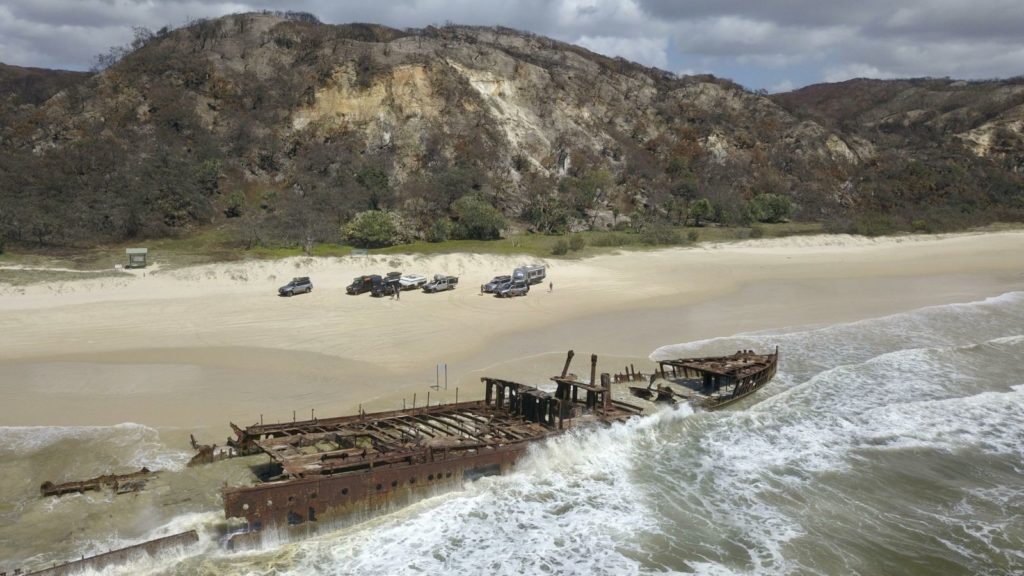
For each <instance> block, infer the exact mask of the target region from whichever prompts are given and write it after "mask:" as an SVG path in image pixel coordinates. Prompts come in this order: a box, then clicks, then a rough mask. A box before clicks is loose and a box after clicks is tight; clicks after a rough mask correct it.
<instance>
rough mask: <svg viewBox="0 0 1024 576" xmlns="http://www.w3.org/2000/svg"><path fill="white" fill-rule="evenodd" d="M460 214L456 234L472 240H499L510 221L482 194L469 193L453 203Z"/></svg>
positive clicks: (453, 206) (456, 211)
mask: <svg viewBox="0 0 1024 576" xmlns="http://www.w3.org/2000/svg"><path fill="white" fill-rule="evenodd" d="M452 208H453V209H454V210H455V213H456V214H457V215H458V225H457V226H456V227H455V236H456V237H458V238H467V239H471V240H497V239H498V238H501V231H502V230H504V229H505V228H506V227H507V226H508V223H507V222H506V221H505V217H504V216H502V215H501V212H500V211H498V209H497V208H495V207H494V206H493V205H492V204H491V203H490V202H488V201H487V200H485V199H484V198H483V197H482V196H479V195H476V194H468V195H466V196H463V197H462V198H459V199H458V200H456V201H455V202H454V203H453V204H452Z"/></svg>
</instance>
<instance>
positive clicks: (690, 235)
mask: <svg viewBox="0 0 1024 576" xmlns="http://www.w3.org/2000/svg"><path fill="white" fill-rule="evenodd" d="M686 239H687V240H689V241H690V242H691V243H696V242H697V240H699V239H700V232H697V231H696V230H690V231H689V232H687V233H686Z"/></svg>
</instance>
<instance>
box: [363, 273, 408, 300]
mask: <svg viewBox="0 0 1024 576" xmlns="http://www.w3.org/2000/svg"><path fill="white" fill-rule="evenodd" d="M377 278H379V279H380V281H379V282H378V281H377V280H376V279H374V281H373V285H372V286H371V287H370V296H373V297H374V298H380V297H381V296H390V295H392V294H394V293H395V292H398V291H399V290H401V289H402V287H401V286H400V285H399V278H400V275H399V276H393V275H391V274H388V275H387V276H386V277H384V278H380V276H377Z"/></svg>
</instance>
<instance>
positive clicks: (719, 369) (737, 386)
mask: <svg viewBox="0 0 1024 576" xmlns="http://www.w3.org/2000/svg"><path fill="white" fill-rule="evenodd" d="M778 361H779V349H778V347H776V348H775V352H774V353H772V354H756V353H754V351H753V350H739V351H737V352H736V353H735V354H732V355H730V356H716V357H710V358H683V359H678V360H660V361H658V371H659V374H660V377H661V380H662V382H658V380H657V378H654V377H652V378H651V384H650V385H649V386H648V387H647V388H630V390H631V391H632V393H633V394H634V395H636V396H639V397H643V398H647V399H650V400H653V401H662V402H672V403H674V402H675V401H676V400H685V401H688V402H689V403H690V404H691V405H693V406H694V407H696V408H703V409H706V410H715V409H717V408H722V407H724V406H727V405H729V404H731V403H733V402H735V401H737V400H739V399H741V398H743V397H745V396H748V395H750V394H751V393H753V392H754V391H756V390H757V389H758V388H760V387H762V386H764V385H765V384H767V383H768V382H769V381H770V380H771V379H772V378H773V377H774V376H775V371H776V369H777V368H778ZM655 384H657V386H655ZM669 384H671V386H669Z"/></svg>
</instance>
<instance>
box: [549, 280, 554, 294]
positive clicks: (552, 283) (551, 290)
mask: <svg viewBox="0 0 1024 576" xmlns="http://www.w3.org/2000/svg"><path fill="white" fill-rule="evenodd" d="M554 291H555V283H554V282H548V292H554Z"/></svg>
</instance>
